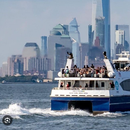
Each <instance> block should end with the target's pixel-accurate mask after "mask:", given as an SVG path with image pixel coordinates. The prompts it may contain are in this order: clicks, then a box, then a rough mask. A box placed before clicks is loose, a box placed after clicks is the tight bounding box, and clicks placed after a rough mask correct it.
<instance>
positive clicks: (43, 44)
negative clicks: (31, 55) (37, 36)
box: [41, 36, 47, 57]
mask: <svg viewBox="0 0 130 130" xmlns="http://www.w3.org/2000/svg"><path fill="white" fill-rule="evenodd" d="M41 56H43V57H44V56H47V36H41Z"/></svg>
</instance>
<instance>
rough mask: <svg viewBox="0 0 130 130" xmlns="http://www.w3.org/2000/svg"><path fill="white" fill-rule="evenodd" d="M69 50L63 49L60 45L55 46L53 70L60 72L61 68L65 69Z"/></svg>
mask: <svg viewBox="0 0 130 130" xmlns="http://www.w3.org/2000/svg"><path fill="white" fill-rule="evenodd" d="M70 51H71V50H70V48H67V47H64V46H63V45H61V44H57V43H56V44H55V57H54V70H55V71H60V69H61V68H65V64H66V61H67V52H70Z"/></svg>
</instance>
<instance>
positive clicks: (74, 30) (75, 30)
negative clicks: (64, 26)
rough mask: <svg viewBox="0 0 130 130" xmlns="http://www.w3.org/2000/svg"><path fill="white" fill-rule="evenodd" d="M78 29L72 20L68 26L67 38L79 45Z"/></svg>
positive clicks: (75, 21)
mask: <svg viewBox="0 0 130 130" xmlns="http://www.w3.org/2000/svg"><path fill="white" fill-rule="evenodd" d="M78 27H79V25H78V23H77V20H76V18H74V19H73V20H72V21H71V22H70V24H69V36H70V37H71V38H73V39H74V40H76V41H77V42H78V43H80V33H79V30H78Z"/></svg>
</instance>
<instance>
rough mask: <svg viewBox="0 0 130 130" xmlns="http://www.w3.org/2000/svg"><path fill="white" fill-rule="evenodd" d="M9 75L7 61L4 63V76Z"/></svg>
mask: <svg viewBox="0 0 130 130" xmlns="http://www.w3.org/2000/svg"><path fill="white" fill-rule="evenodd" d="M6 75H8V64H7V62H3V63H2V77H5V76H6Z"/></svg>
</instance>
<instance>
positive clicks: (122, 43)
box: [115, 25, 130, 54]
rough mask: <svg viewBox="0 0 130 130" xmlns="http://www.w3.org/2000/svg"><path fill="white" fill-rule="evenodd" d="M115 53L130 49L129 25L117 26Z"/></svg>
mask: <svg viewBox="0 0 130 130" xmlns="http://www.w3.org/2000/svg"><path fill="white" fill-rule="evenodd" d="M115 37H116V41H115V54H120V53H121V51H122V50H123V51H129V50H130V43H129V25H116V26H115Z"/></svg>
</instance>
